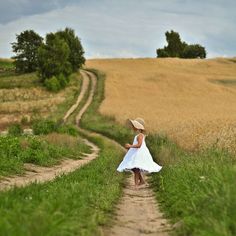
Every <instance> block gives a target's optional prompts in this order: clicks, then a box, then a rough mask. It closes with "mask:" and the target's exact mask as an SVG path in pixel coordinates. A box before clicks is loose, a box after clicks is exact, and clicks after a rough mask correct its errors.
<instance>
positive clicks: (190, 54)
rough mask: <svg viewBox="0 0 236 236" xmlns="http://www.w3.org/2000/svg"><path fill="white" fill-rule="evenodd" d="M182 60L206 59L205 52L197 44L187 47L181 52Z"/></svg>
mask: <svg viewBox="0 0 236 236" xmlns="http://www.w3.org/2000/svg"><path fill="white" fill-rule="evenodd" d="M182 57H183V58H206V50H205V48H204V47H203V46H201V45H199V44H190V45H187V46H186V47H185V48H184V50H183V55H182Z"/></svg>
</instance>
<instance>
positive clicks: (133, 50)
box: [0, 0, 236, 58]
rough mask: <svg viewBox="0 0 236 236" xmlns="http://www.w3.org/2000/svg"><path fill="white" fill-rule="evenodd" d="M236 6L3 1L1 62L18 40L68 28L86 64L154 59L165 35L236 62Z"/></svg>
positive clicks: (213, 1) (207, 1) (132, 0)
mask: <svg viewBox="0 0 236 236" xmlns="http://www.w3.org/2000/svg"><path fill="white" fill-rule="evenodd" d="M235 23H236V1H235V0H198V1H196V0H77V1H76V0H7V1H6V0H0V57H5V58H8V57H11V56H13V53H12V48H11V44H10V43H12V42H14V41H15V39H16V34H19V33H20V32H22V31H24V30H27V29H33V30H34V31H36V32H37V33H39V34H40V35H41V36H43V37H44V36H45V35H46V33H49V32H55V31H57V30H60V29H64V28H65V27H70V28H73V29H74V30H75V32H76V34H77V35H78V36H79V38H80V39H81V42H82V45H83V47H84V50H85V56H86V58H111V57H128V58H136V57H156V49H157V48H161V47H163V46H165V45H166V40H165V32H166V31H167V30H168V31H169V30H174V31H177V32H179V34H180V36H181V38H182V40H183V41H185V42H187V43H189V44H195V43H199V44H201V45H203V46H205V48H206V50H207V57H208V58H212V57H233V56H236V30H235V29H236V28H235Z"/></svg>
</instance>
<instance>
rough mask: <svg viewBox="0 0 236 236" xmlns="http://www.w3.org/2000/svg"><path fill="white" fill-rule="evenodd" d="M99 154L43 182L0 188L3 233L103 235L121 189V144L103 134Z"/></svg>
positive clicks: (36, 235) (122, 178) (97, 139)
mask: <svg viewBox="0 0 236 236" xmlns="http://www.w3.org/2000/svg"><path fill="white" fill-rule="evenodd" d="M92 139H93V142H95V143H96V144H97V145H99V147H100V148H101V152H100V155H99V157H98V158H97V159H95V160H94V161H92V162H90V163H89V164H88V165H86V166H84V167H82V168H80V169H79V170H77V171H74V172H73V173H70V174H68V175H66V176H62V177H59V178H57V179H56V180H55V181H51V182H48V183H44V184H32V185H30V186H28V187H25V188H16V189H14V190H10V191H8V192H5V193H3V192H2V193H0V202H1V204H0V235H4V236H8V235H9V236H15V235H17V236H21V235H22V236H27V235H28V236H30V235H35V236H38V235H45V236H46V235H50V236H54V235H55V236H60V235H63V236H65V235H67V236H70V235H99V226H101V225H103V224H105V223H107V222H108V221H109V218H110V216H111V214H112V212H113V209H114V205H115V203H116V202H117V200H118V199H119V197H120V195H121V189H122V183H123V181H124V176H123V175H121V174H118V173H117V172H116V166H117V165H118V163H119V162H120V160H121V159H120V158H121V156H122V155H123V153H122V151H121V150H120V148H117V147H114V145H113V144H111V143H110V142H108V141H106V140H104V139H101V138H99V137H97V138H95V137H94V138H92Z"/></svg>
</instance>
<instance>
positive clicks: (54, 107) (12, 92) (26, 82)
mask: <svg viewBox="0 0 236 236" xmlns="http://www.w3.org/2000/svg"><path fill="white" fill-rule="evenodd" d="M77 77H78V75H75V74H74V75H72V76H71V82H70V86H68V87H67V88H66V89H65V90H63V91H61V92H59V93H52V92H49V91H47V90H46V89H45V88H44V87H43V86H42V85H41V84H40V83H39V81H38V77H37V75H36V73H30V74H20V75H17V74H15V72H14V68H13V66H12V61H10V60H0V130H4V129H6V128H7V127H8V126H9V124H11V123H15V122H21V121H22V119H23V120H26V121H28V122H30V121H31V120H32V119H34V118H36V119H38V118H45V117H48V116H53V117H54V118H58V117H57V116H58V114H57V113H58V112H60V113H61V112H62V111H64V109H63V108H64V107H66V108H67V107H68V106H69V105H70V103H72V102H73V99H75V97H76V96H77V94H78V90H79V84H80V81H79V80H78V78H77Z"/></svg>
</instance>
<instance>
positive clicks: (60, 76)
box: [57, 73, 69, 88]
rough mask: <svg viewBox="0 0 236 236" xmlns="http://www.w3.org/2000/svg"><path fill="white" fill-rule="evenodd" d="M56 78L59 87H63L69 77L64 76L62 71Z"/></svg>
mask: <svg viewBox="0 0 236 236" xmlns="http://www.w3.org/2000/svg"><path fill="white" fill-rule="evenodd" d="M57 80H58V82H59V84H60V86H61V88H65V87H66V85H67V84H68V82H69V77H65V76H64V75H63V74H62V73H61V74H60V75H59V76H58V77H57Z"/></svg>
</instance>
